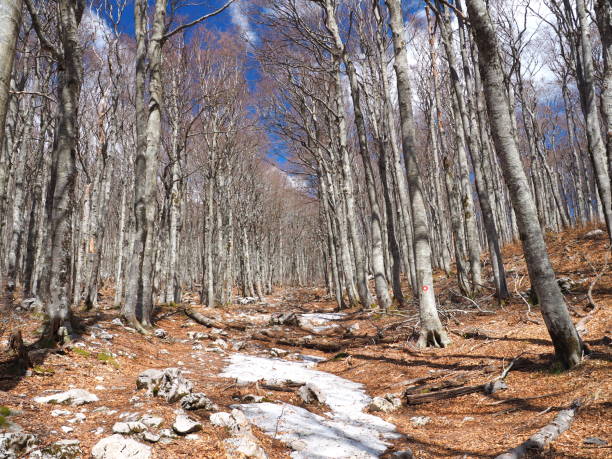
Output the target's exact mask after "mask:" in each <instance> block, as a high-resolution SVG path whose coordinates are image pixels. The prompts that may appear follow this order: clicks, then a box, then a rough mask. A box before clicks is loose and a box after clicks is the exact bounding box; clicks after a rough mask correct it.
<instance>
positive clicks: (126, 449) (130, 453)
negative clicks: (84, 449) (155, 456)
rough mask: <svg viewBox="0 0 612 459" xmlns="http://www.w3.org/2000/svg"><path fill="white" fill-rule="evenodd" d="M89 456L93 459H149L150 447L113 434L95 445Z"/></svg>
mask: <svg viewBox="0 0 612 459" xmlns="http://www.w3.org/2000/svg"><path fill="white" fill-rule="evenodd" d="M91 455H92V456H93V457H94V458H95V459H149V458H150V457H151V447H149V446H147V445H144V444H142V443H139V442H137V441H135V440H132V439H131V438H124V437H122V436H121V435H118V434H115V435H111V436H110V437H106V438H103V439H102V440H100V441H99V442H98V443H96V445H95V446H94V447H93V448H92V450H91Z"/></svg>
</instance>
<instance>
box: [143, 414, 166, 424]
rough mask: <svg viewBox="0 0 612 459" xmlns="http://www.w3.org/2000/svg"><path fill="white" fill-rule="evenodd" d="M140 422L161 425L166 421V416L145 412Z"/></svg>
mask: <svg viewBox="0 0 612 459" xmlns="http://www.w3.org/2000/svg"><path fill="white" fill-rule="evenodd" d="M140 422H142V423H143V424H144V425H145V426H147V427H159V426H161V425H162V424H163V423H164V418H162V417H159V416H152V415H150V414H145V415H144V416H143V417H142V418H140Z"/></svg>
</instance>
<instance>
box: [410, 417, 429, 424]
mask: <svg viewBox="0 0 612 459" xmlns="http://www.w3.org/2000/svg"><path fill="white" fill-rule="evenodd" d="M430 421H431V418H430V417H429V416H412V417H411V418H410V422H412V424H414V425H415V426H424V425H425V424H429V422H430Z"/></svg>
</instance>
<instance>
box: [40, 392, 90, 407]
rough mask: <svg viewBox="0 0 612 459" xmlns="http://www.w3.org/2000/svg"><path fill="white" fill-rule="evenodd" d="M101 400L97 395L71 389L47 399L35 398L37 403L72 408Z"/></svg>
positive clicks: (49, 396)
mask: <svg viewBox="0 0 612 459" xmlns="http://www.w3.org/2000/svg"><path fill="white" fill-rule="evenodd" d="M99 400H100V399H99V398H98V397H97V396H96V395H95V394H92V393H90V392H87V391H86V390H83V389H71V390H68V391H66V392H60V393H58V394H53V395H48V396H46V397H35V398H34V401H35V402H37V403H52V404H61V405H72V406H79V405H84V404H86V403H93V402H97V401H99Z"/></svg>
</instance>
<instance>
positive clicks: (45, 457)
mask: <svg viewBox="0 0 612 459" xmlns="http://www.w3.org/2000/svg"><path fill="white" fill-rule="evenodd" d="M80 443H81V442H79V440H60V441H56V442H55V443H51V444H50V445H48V446H45V447H44V448H42V449H40V450H36V451H34V452H33V453H32V454H30V456H28V459H73V458H80V457H82V454H83V452H82V451H81V447H80Z"/></svg>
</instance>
